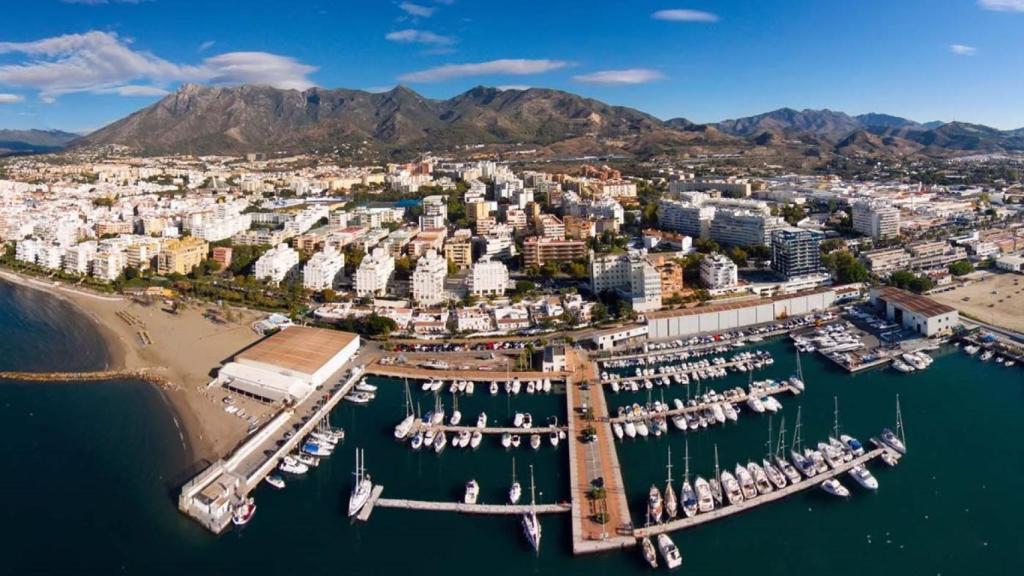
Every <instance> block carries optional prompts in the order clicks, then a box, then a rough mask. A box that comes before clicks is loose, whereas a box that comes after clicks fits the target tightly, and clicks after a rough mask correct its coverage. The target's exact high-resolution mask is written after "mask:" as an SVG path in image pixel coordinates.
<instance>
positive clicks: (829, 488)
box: [821, 478, 850, 498]
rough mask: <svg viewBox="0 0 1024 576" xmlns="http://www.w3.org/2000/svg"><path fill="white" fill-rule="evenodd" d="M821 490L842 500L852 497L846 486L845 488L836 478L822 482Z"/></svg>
mask: <svg viewBox="0 0 1024 576" xmlns="http://www.w3.org/2000/svg"><path fill="white" fill-rule="evenodd" d="M821 489H822V490H824V491H825V492H828V493H829V494H831V495H833V496H839V497H840V498H846V497H847V496H849V495H850V491H849V490H848V489H847V488H846V486H843V484H842V483H841V482H839V480H836V479H835V478H829V479H828V480H825V481H824V482H822V483H821Z"/></svg>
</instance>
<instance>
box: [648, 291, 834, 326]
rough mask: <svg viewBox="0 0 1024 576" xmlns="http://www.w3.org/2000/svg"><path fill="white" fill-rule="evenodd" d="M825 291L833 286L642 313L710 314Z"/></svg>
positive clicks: (656, 315) (653, 316) (665, 315)
mask: <svg viewBox="0 0 1024 576" xmlns="http://www.w3.org/2000/svg"><path fill="white" fill-rule="evenodd" d="M826 292H835V289H833V288H818V289H816V290H809V291H806V292H795V293H793V294H777V295H775V296H771V297H769V298H747V299H744V300H737V301H734V302H725V303H722V304H711V305H709V306H697V307H694V308H680V309H678V310H655V311H653V312H647V313H645V314H644V315H645V316H647V319H648V320H657V319H659V318H677V317H681V316H695V315H698V314H711V313H714V312H725V311H727V310H738V309H740V308H750V307H752V306H761V305H764V304H772V303H774V302H778V301H780V300H792V299H793V298H801V297H803V296H813V295H815V294H824V293H826Z"/></svg>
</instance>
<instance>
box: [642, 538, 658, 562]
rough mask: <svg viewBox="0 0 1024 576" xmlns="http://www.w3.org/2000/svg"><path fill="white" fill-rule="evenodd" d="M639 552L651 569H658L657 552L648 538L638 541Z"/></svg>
mask: <svg viewBox="0 0 1024 576" xmlns="http://www.w3.org/2000/svg"><path fill="white" fill-rule="evenodd" d="M640 552H641V553H642V554H643V557H644V561H645V562H647V565H648V566H650V567H651V568H657V567H658V552H657V550H655V548H654V543H653V542H651V538H650V536H644V537H643V538H641V539H640Z"/></svg>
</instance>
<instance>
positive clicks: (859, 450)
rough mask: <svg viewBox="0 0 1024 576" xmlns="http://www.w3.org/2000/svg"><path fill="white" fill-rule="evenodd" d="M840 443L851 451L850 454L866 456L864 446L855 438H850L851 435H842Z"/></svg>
mask: <svg viewBox="0 0 1024 576" xmlns="http://www.w3.org/2000/svg"><path fill="white" fill-rule="evenodd" d="M839 441H840V442H842V443H843V444H845V445H846V447H847V448H849V449H850V452H853V455H854V456H863V455H864V445H863V444H861V443H860V440H857V439H856V438H854V437H853V436H850V435H849V434H840V435H839Z"/></svg>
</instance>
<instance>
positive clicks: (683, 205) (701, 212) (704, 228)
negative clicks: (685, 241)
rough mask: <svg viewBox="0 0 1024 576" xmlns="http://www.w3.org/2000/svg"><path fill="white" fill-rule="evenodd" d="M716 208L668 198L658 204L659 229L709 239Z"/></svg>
mask: <svg viewBox="0 0 1024 576" xmlns="http://www.w3.org/2000/svg"><path fill="white" fill-rule="evenodd" d="M714 217H715V208H714V206H703V205H700V204H694V203H691V202H686V201H683V200H671V199H668V198H665V199H662V200H661V201H660V202H658V228H661V229H662V230H672V231H675V232H682V233H683V234H686V235H687V236H692V237H694V238H707V237H708V236H710V233H711V220H712V219H714Z"/></svg>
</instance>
